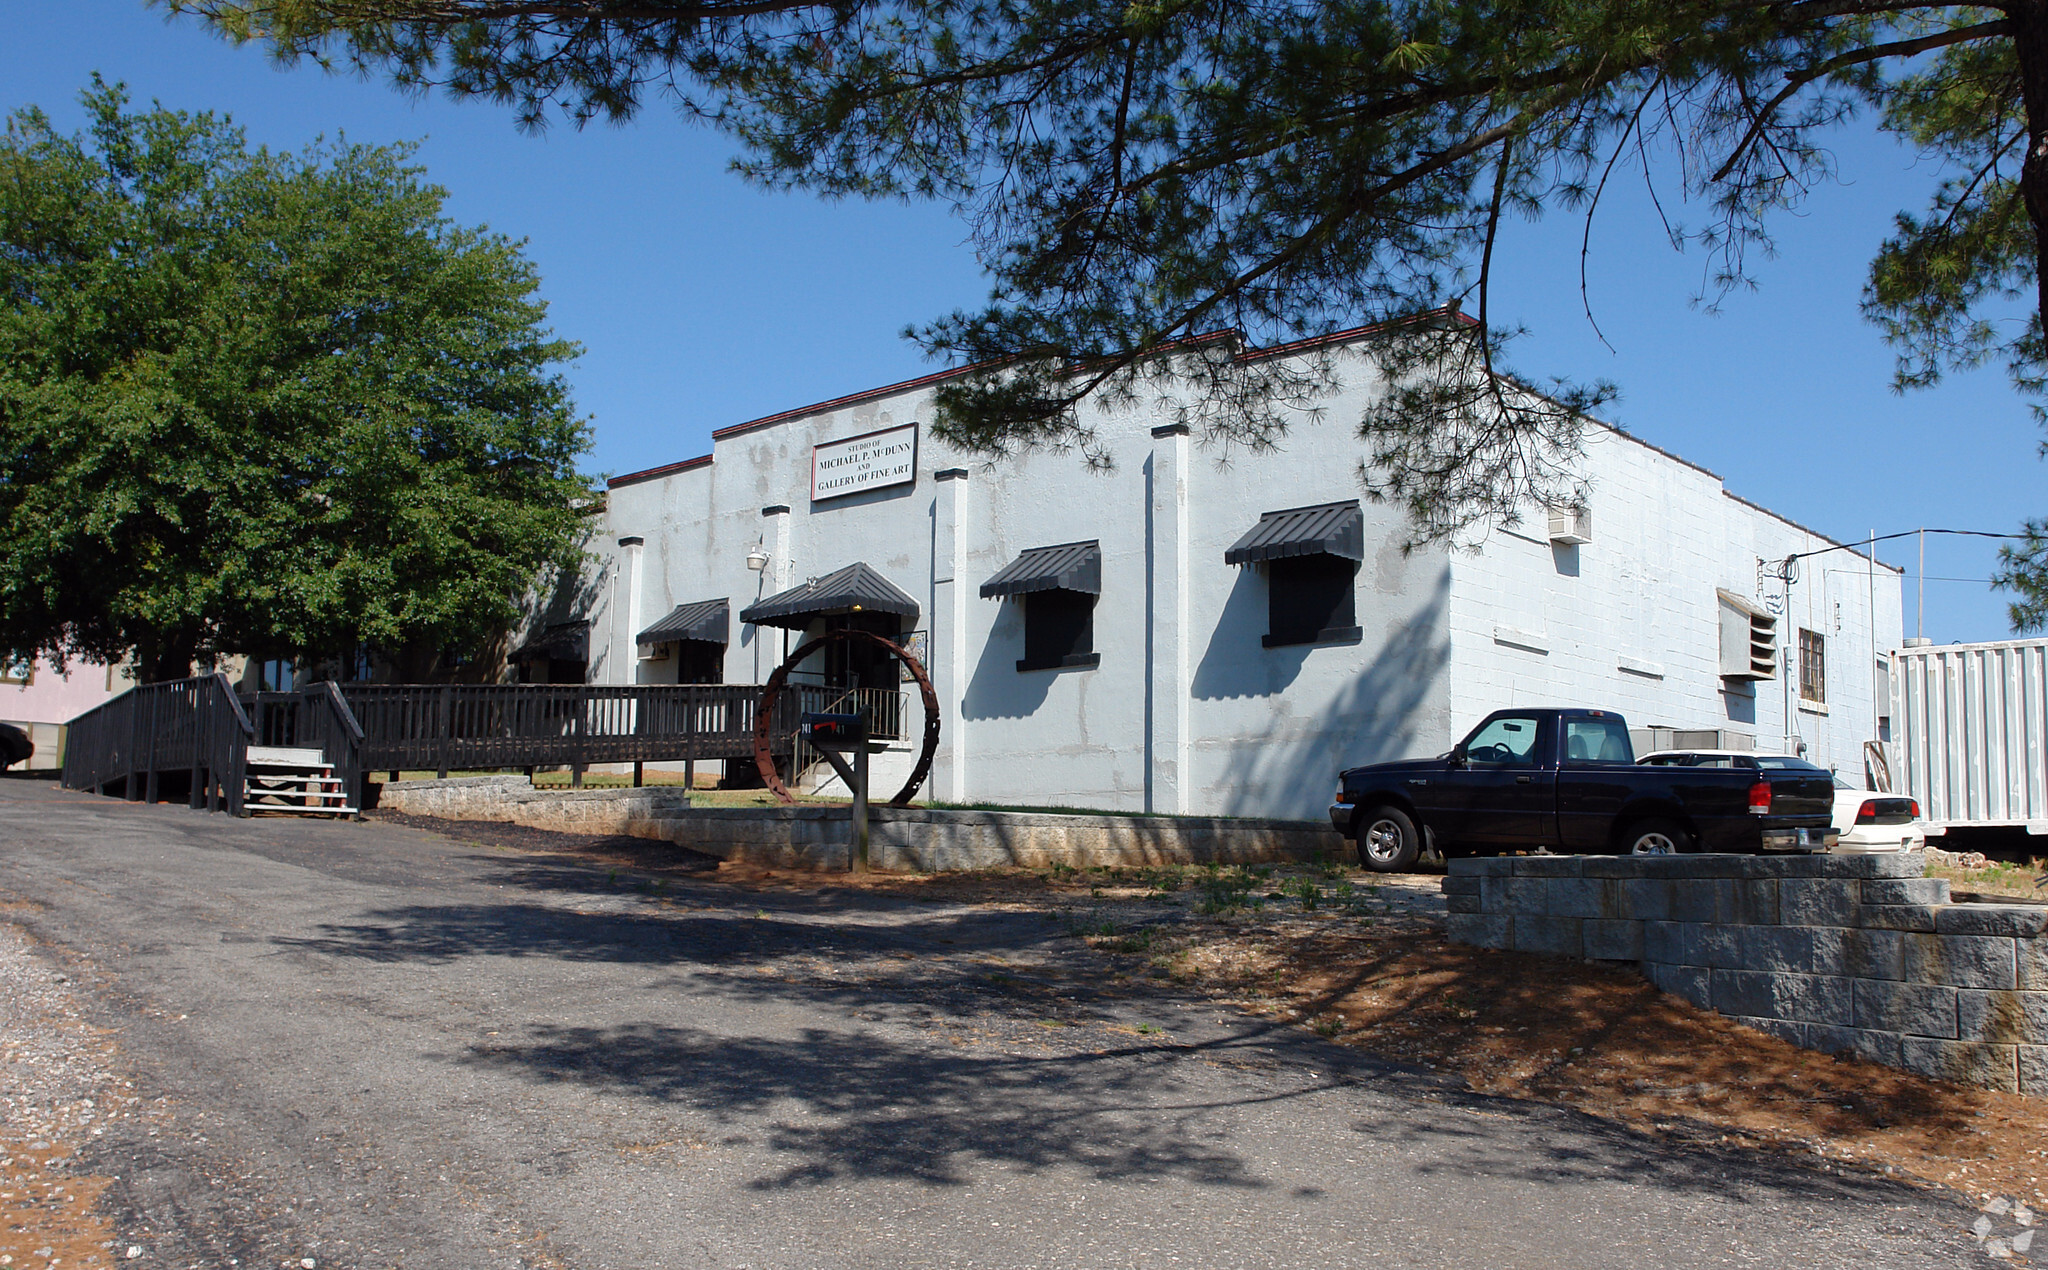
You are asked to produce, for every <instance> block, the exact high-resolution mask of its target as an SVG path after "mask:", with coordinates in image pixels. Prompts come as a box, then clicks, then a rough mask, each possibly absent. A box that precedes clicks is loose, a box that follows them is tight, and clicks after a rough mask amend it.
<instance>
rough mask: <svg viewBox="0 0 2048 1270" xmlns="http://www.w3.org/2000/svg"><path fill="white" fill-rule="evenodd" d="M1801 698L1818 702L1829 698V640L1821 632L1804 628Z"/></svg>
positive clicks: (1800, 670)
mask: <svg viewBox="0 0 2048 1270" xmlns="http://www.w3.org/2000/svg"><path fill="white" fill-rule="evenodd" d="M1799 699H1800V700H1802V701H1812V702H1816V703H1819V702H1825V701H1826V700H1827V699H1828V653H1827V641H1826V640H1824V639H1823V638H1822V637H1821V635H1820V632H1818V631H1809V630H1806V629H1804V628H1801V630H1800V632H1799Z"/></svg>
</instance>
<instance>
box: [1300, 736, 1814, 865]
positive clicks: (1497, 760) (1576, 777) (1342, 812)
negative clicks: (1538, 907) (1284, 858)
mask: <svg viewBox="0 0 2048 1270" xmlns="http://www.w3.org/2000/svg"><path fill="white" fill-rule="evenodd" d="M1338 779H1339V784H1338V787H1337V798H1336V801H1335V802H1333V803H1331V804H1330V823H1331V824H1332V825H1334V826H1336V829H1337V832H1338V833H1341V834H1343V835H1344V836H1345V837H1347V838H1353V839H1356V840H1357V842H1358V858H1359V860H1360V861H1362V862H1363V863H1364V865H1365V867H1367V868H1369V869H1374V870H1377V871H1379V872H1382V873H1391V872H1395V871H1397V870H1400V869H1405V868H1407V867H1409V866H1410V865H1412V864H1413V863H1414V862H1415V860H1416V858H1417V857H1418V856H1420V855H1421V854H1422V852H1423V851H1424V849H1425V848H1428V847H1433V848H1435V850H1436V851H1437V852H1439V853H1440V854H1442V855H1445V856H1452V855H1492V854H1497V853H1500V852H1504V851H1534V850H1537V849H1545V850H1549V851H1553V852H1557V853H1559V854H1568V855H1583V854H1589V853H1595V852H1600V853H1632V854H1636V855H1667V854H1670V853H1673V852H1679V851H1728V852H1741V853H1753V852H1758V851H1825V850H1827V849H1828V848H1829V847H1831V846H1833V845H1834V839H1835V831H1834V829H1833V828H1832V827H1831V823H1832V816H1833V813H1834V805H1835V796H1834V795H1835V791H1834V783H1833V781H1832V780H1831V779H1830V778H1829V777H1828V775H1827V773H1825V772H1817V771H1806V772H1800V771H1796V770H1785V769H1778V770H1752V769H1747V768H1725V767H1724V768H1711V767H1638V766H1636V762H1635V750H1634V747H1633V746H1632V745H1631V744H1630V743H1629V738H1628V724H1627V723H1626V722H1625V721H1624V720H1623V719H1622V717H1621V716H1620V715H1618V714H1616V713H1614V712H1613V711H1611V710H1551V709H1546V710H1497V711H1495V712H1494V713H1492V714H1490V715H1488V716H1486V718H1485V719H1484V720H1483V721H1482V722H1481V723H1480V724H1479V726H1478V727H1476V728H1474V729H1473V730H1472V734H1471V735H1470V736H1468V737H1466V738H1465V739H1464V740H1462V741H1460V742H1458V743H1457V744H1456V745H1454V746H1452V747H1451V752H1450V753H1449V754H1444V755H1441V756H1439V757H1437V758H1425V759H1409V760H1406V761H1403V762H1399V763H1375V764H1372V765H1371V766H1369V767H1354V768H1351V769H1349V770H1347V771H1345V772H1343V773H1342V774H1341V775H1340V776H1339V778H1338Z"/></svg>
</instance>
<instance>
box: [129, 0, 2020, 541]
mask: <svg viewBox="0 0 2048 1270" xmlns="http://www.w3.org/2000/svg"><path fill="white" fill-rule="evenodd" d="M162 2H163V3H166V4H168V5H169V7H171V8H172V9H174V10H178V11H181V12H186V13H193V14H198V15H200V16H201V17H202V18H204V19H205V20H207V21H209V22H211V23H213V24H214V25H215V26H216V27H217V28H218V29H219V30H220V31H222V32H223V33H225V34H226V35H228V36H229V37H231V38H233V39H237V40H255V41H261V42H265V43H267V44H268V45H269V46H270V47H271V48H272V49H273V50H274V52H275V53H276V54H278V55H279V56H280V57H282V58H284V59H286V60H290V59H294V58H298V57H302V56H312V57H315V58H317V59H319V60H321V61H322V62H324V63H325V64H328V65H330V66H335V67H341V68H348V69H354V70H357V71H362V72H387V73H389V74H391V75H392V76H393V77H394V78H395V79H396V80H397V82H398V83H399V84H401V85H403V86H405V87H407V88H411V89H425V88H427V87H429V86H434V85H440V86H445V87H446V88H447V89H449V90H451V91H453V92H455V93H457V94H469V95H481V96H484V97H487V98H490V99H493V100H499V101H505V102H509V103H512V104H514V105H515V106H516V107H517V108H518V110H519V113H520V118H521V120H522V122H523V123H524V124H526V125H528V126H539V125H541V124H542V123H543V122H545V121H546V120H547V119H548V118H549V117H550V115H551V114H553V113H555V112H556V111H560V112H561V113H564V114H566V116H567V117H568V118H570V119H571V120H573V121H575V122H578V123H581V122H583V121H585V120H589V119H593V118H608V119H620V118H625V117H627V116H630V115H632V114H634V113H635V112H636V111H638V110H639V109H641V108H642V106H643V105H644V103H645V102H646V101H647V100H649V99H650V96H652V95H655V94H658V93H669V94H673V95H674V96H675V97H676V98H677V99H678V100H680V102H681V103H682V105H683V107H684V109H685V110H686V111H687V112H690V113H694V114H698V115H702V116H704V117H706V118H708V119H710V120H713V121H715V122H716V123H717V124H719V125H721V126H723V127H725V128H728V129H730V130H731V131H732V132H733V133H734V134H735V135H736V136H737V137H738V138H739V139H740V140H741V141H743V142H744V143H745V146H746V149H745V152H744V157H743V159H742V161H741V165H742V168H743V170H744V171H745V172H746V173H747V174H748V175H750V176H751V177H753V178H754V179H756V180H758V181H760V182H762V183H764V184H766V185H770V186H794V187H802V188H807V189H812V190H816V191H819V192H821V193H823V194H826V195H834V196H837V195H857V196H864V197H885V198H887V197H925V198H937V199H945V200H951V201H952V202H953V203H954V204H956V205H957V206H958V207H959V208H960V210H961V211H962V212H963V213H964V214H965V215H966V217H967V218H968V219H969V221H970V223H971V224H972V226H973V229H974V233H975V236H976V242H977V244H978V247H979V250H980V254H981V258H982V260H983V262H984V264H985V265H986V266H987V268H988V269H989V271H990V273H991V275H992V277H993V280H994V287H993V293H992V295H991V298H990V302H989V303H988V305H987V306H985V307H983V308H981V309H979V310H975V311H970V312H961V313H955V314H953V315H951V316H949V317H946V318H943V319H941V320H938V321H935V322H933V323H931V324H930V325H928V326H925V327H923V328H922V329H920V330H918V331H916V332H914V334H915V336H916V337H917V338H918V339H919V340H921V341H922V342H923V344H924V346H925V347H926V348H927V349H929V350H930V351H931V352H932V353H934V354H935V355H938V356H941V357H944V358H948V359H951V360H955V361H960V362H967V363H986V364H987V366H988V368H987V369H986V370H984V371H983V372H981V373H979V374H977V375H975V376H973V377H971V378H968V379H966V380H963V381H958V382H955V383H953V384H951V385H949V386H948V387H947V388H945V389H944V390H943V391H942V393H941V394H940V407H941V414H940V419H939V427H940V430H941V431H942V433H944V434H945V435H947V436H948V437H949V438H951V439H953V440H956V441H960V442H962V443H965V444H968V445H972V446H975V447H978V448H980V449H982V450H986V451H991V452H996V453H1000V452H1002V451H1004V450H1006V449H1009V448H1011V447H1014V446H1020V445H1044V444H1054V445H1075V444H1078V445H1081V446H1083V447H1085V446H1087V445H1088V443H1089V440H1090V437H1089V433H1088V429H1087V425H1086V422H1085V418H1086V416H1085V415H1084V414H1082V413H1081V412H1079V411H1077V409H1076V407H1077V406H1078V405H1079V403H1080V402H1081V401H1082V400H1084V399H1086V398H1088V397H1090V396H1094V395H1097V394H1100V395H1103V396H1105V397H1108V398H1112V399H1114V398H1115V397H1116V396H1118V395H1119V394H1126V395H1127V394H1129V393H1131V392H1132V391H1133V390H1134V388H1135V386H1136V385H1137V384H1138V383H1139V382H1140V381H1142V380H1145V379H1148V378H1151V379H1157V380H1159V381H1161V383H1162V384H1164V385H1169V386H1170V389H1171V391H1172V392H1173V393H1175V394H1177V395H1176V396H1175V397H1174V400H1176V401H1178V402H1179V403H1180V405H1181V408H1182V410H1183V411H1184V413H1185V415H1186V416H1187V417H1188V419H1189V420H1190V421H1191V422H1198V423H1200V424H1201V425H1202V426H1203V428H1204V429H1205V431H1207V432H1208V433H1209V434H1210V435H1211V436H1212V437H1215V438H1217V439H1220V440H1223V441H1227V442H1237V443H1242V444H1246V445H1249V446H1252V447H1258V446H1261V445H1265V444H1268V443H1270V442H1271V441H1272V439H1273V437H1274V435H1275V433H1276V432H1277V430H1278V429H1279V428H1280V427H1281V425H1282V421H1283V419H1284V417H1285V416H1286V414H1287V413H1288V412H1289V411H1290V410H1292V409H1294V408H1297V407H1300V406H1303V405H1312V404H1313V403H1314V402H1315V401H1316V400H1317V399H1318V398H1319V395H1320V394H1321V393H1323V392H1324V391H1326V390H1327V389H1328V388H1329V386H1330V379H1329V376H1328V368H1327V366H1318V365H1314V364H1311V365H1310V368H1309V369H1308V370H1307V371H1306V372H1304V371H1302V370H1301V369H1300V366H1299V365H1298V364H1296V363H1292V362H1288V361H1283V360H1279V359H1245V358H1241V357H1238V356H1235V355H1234V354H1235V353H1236V352H1237V351H1238V345H1237V344H1235V343H1234V342H1233V341H1232V340H1231V339H1227V338H1222V339H1219V338H1210V337H1211V336H1212V335H1213V333H1214V332H1217V331H1219V330H1230V331H1235V332H1239V333H1242V335H1244V336H1247V337H1249V338H1250V339H1252V340H1254V341H1257V342H1259V343H1272V342H1275V341H1284V340H1287V339H1289V338H1294V337H1299V336H1307V335H1315V334H1319V333H1324V332H1328V331H1331V330H1334V329H1338V328H1342V327H1347V326H1351V325H1355V324H1361V323H1372V322H1382V323H1389V324H1390V327H1389V330H1390V338H1388V339H1386V340H1383V341H1380V342H1378V343H1377V345H1376V347H1377V350H1378V352H1377V355H1378V356H1379V357H1380V358H1381V359H1382V360H1383V363H1384V366H1383V369H1384V370H1385V371H1386V373H1387V375H1388V377H1389V380H1390V381H1391V383H1392V385H1393V391H1392V392H1391V393H1390V395H1389V396H1388V397H1387V399H1386V400H1385V402H1384V404H1383V405H1381V406H1379V407H1377V408H1375V409H1373V410H1372V412H1371V413H1370V414H1368V415H1367V416H1366V417H1365V418H1363V419H1361V420H1358V421H1357V422H1358V424H1359V427H1360V433H1361V437H1362V439H1363V440H1364V442H1365V447H1364V449H1365V459H1366V461H1365V462H1364V463H1363V464H1362V467H1361V474H1362V476H1363V477H1364V479H1365V480H1366V482H1367V487H1368V489H1370V490H1372V491H1373V492H1375V493H1377V494H1380V495H1383V496H1385V497H1389V498H1393V499H1396V500H1399V501H1401V502H1403V503H1405V504H1406V506H1407V508H1408V510H1409V511H1410V513H1411V514H1412V516H1413V517H1414V520H1415V522H1416V524H1417V525H1418V527H1419V528H1420V530H1421V531H1422V532H1423V533H1424V534H1428V535H1443V534H1451V533H1455V532H1456V531H1457V530H1458V529H1459V528H1460V527H1462V526H1464V525H1466V524H1468V523H1471V522H1472V521H1473V520H1474V519H1475V518H1483V517H1484V518H1502V517H1511V516H1512V515H1513V513H1514V510H1515V509H1516V508H1517V507H1519V506H1523V505H1526V503H1527V502H1528V501H1529V500H1531V499H1540V500H1546V501H1548V500H1554V499H1558V498H1567V499H1568V498H1569V497H1570V496H1571V494H1572V492H1573V491H1572V489H1571V488H1570V475H1569V473H1570V460H1571V458H1572V456H1573V454H1574V452H1575V449H1576V445H1577V441H1578V418H1579V414H1580V412H1582V411H1585V410H1589V409H1591V408H1593V407H1595V406H1597V405H1599V404H1600V403H1601V402H1603V401H1605V400H1607V399H1608V397H1609V396H1610V394H1611V392H1612V389H1611V388H1610V387H1609V386H1607V385H1604V384H1592V385H1583V386H1574V385H1570V384H1564V383H1554V384H1550V385H1547V387H1546V391H1544V392H1540V393H1539V392H1536V391H1533V390H1532V389H1531V388H1529V387H1527V386H1525V384H1524V383H1523V382H1521V381H1518V380H1516V379H1515V378H1514V377H1513V376H1512V375H1509V374H1506V373H1505V367H1504V366H1503V365H1502V363H1501V361H1500V350H1501V348H1502V346H1503V344H1504V343H1505V342H1506V341H1507V340H1508V339H1509V338H1510V337H1511V336H1512V335H1513V334H1515V332H1513V331H1508V330H1501V329H1497V326H1498V324H1497V323H1495V322H1494V321H1493V320H1492V318H1491V315H1490V314H1489V310H1488V304H1487V294H1488V282H1489V279H1490V277H1491V274H1492V270H1493V267H1494V263H1495V246H1496V242H1497V236H1498V231H1499V227H1500V225H1501V222H1502V219H1503V218H1504V217H1506V216H1534V215H1537V214H1539V213H1541V212H1543V211H1544V210H1546V209H1552V208H1561V209H1568V210H1570V211H1573V212H1574V213H1576V214H1579V215H1582V216H1584V217H1586V218H1587V224H1588V226H1589V230H1590V224H1591V217H1592V215H1593V211H1594V209H1595V208H1596V207H1597V206H1598V204H1599V201H1600V198H1601V195H1602V193H1603V191H1605V190H1606V189H1607V188H1608V187H1609V185H1610V184H1611V182H1612V181H1613V180H1614V179H1616V177H1617V175H1618V174H1625V173H1626V170H1627V169H1628V168H1630V167H1631V166H1641V167H1643V168H1644V170H1645V172H1646V173H1650V172H1656V173H1660V174H1667V175H1666V176H1665V179H1667V180H1668V179H1671V178H1670V177H1669V176H1668V174H1669V173H1671V172H1675V173H1676V177H1675V179H1676V181H1677V183H1678V184H1679V185H1680V186H1681V187H1682V190H1683V193H1684V194H1685V195H1686V196H1687V197H1688V199H1689V200H1691V201H1692V203H1693V205H1695V206H1704V207H1706V208H1708V209H1711V210H1710V213H1709V214H1708V216H1707V218H1706V219H1705V220H1704V221H1703V222H1701V223H1699V224H1697V225H1693V226H1690V227H1687V226H1678V225H1673V226H1671V233H1672V236H1673V238H1674V240H1675V241H1677V242H1679V243H1681V244H1689V245H1691V246H1692V247H1694V248H1696V249H1704V250H1705V251H1706V252H1707V253H1708V259H1709V260H1710V262H1711V264H1710V268H1709V282H1708V286H1707V288H1706V292H1707V295H1708V296H1709V297H1710V298H1712V297H1717V296H1718V294H1719V293H1720V292H1722V291H1723V290H1725V289H1726V288H1730V287H1736V286H1741V285H1746V284H1747V283H1748V281H1749V271H1748V262H1749V261H1750V259H1751V258H1752V256H1753V254H1754V253H1756V252H1758V251H1762V250H1768V248H1769V247H1770V245H1771V240H1770V236H1769V226H1770V222H1771V219H1772V217H1773V215H1774V214H1776V213H1780V212H1783V211H1785V210H1787V209H1791V208H1794V207H1796V206H1797V205H1798V204H1799V203H1800V201H1801V199H1802V198H1803V197H1804V195H1805V193H1806V192H1807V190H1808V189H1809V188H1810V187H1811V186H1812V185H1813V184H1814V183H1815V182H1816V181H1818V180H1821V179H1824V178H1826V177H1828V176H1829V175H1830V174H1831V171H1832V169H1831V163H1832V159H1831V155H1830V151H1829V150H1828V149H1827V148H1826V145H1825V142H1826V140H1827V138H1828V133H1829V130H1830V129H1831V128H1833V127H1835V126H1837V125H1839V124H1841V123H1842V122H1843V121H1844V120H1846V119H1847V118H1849V117H1850V116H1851V115H1853V114H1855V113H1856V112H1858V111H1859V110H1870V111H1875V112H1877V114H1878V115H1879V118H1880V120H1881V123H1882V126H1884V127H1885V128H1888V129H1890V130H1892V131H1894V132H1896V133H1898V134H1900V135H1902V136H1904V137H1906V138H1907V139H1909V140H1910V141H1912V142H1913V143H1914V144H1916V145H1918V146H1920V147H1922V148H1924V149H1925V150H1927V151H1928V152H1930V153H1931V154H1933V155H1934V156H1936V157H1937V158H1938V159H1940V160H1941V161H1942V163H1943V165H1944V170H1945V172H1946V177H1945V178H1944V179H1943V180H1942V183H1941V184H1940V186H1939V188H1938V189H1937V190H1936V191H1935V192H1934V194H1933V197H1932V202H1931V205H1930V206H1929V207H1928V208H1927V210H1926V211H1925V212H1923V213H1920V214H1904V215H1901V216H1900V217H1899V219H1898V223H1897V231H1896V233H1895V235H1894V236H1893V237H1892V238H1891V239H1890V240H1889V241H1888V242H1886V243H1885V244H1884V246H1883V248H1882V250H1881V252H1880V254H1879V256H1878V258H1877V260H1876V261H1875V262H1874V263H1873V266H1872V269H1871V274H1870V281H1869V285H1868V289H1867V292H1866V295H1865V297H1864V299H1865V304H1866V307H1867V311H1868V312H1869V314H1870V316H1871V317H1872V319H1873V320H1875V321H1876V322H1878V323H1879V324H1880V326H1881V327H1882V328H1883V331H1884V333H1885V335H1886V337H1887V338H1888V339H1890V340H1891V341H1892V342H1893V343H1894V344H1895V345H1896V346H1897V348H1898V350H1899V368H1898V383H1899V385H1900V386H1901V387H1910V386H1913V385H1918V384H1926V383H1930V382H1933V381H1934V380H1935V379H1937V378H1939V377H1940V376H1941V375H1942V374H1944V373H1947V372H1948V371H1950V370H1952V369H1956V368H1961V367H1968V366H1974V365H1977V364H1980V363H1982V362H1986V361H2002V362H2003V363H2004V364H2005V365H2006V366H2007V367H2008V368H2009V369H2010V371H2011V373H2012V375H2013V377H2014V379H2015V381H2016V382H2017V383H2018V384H2019V386H2020V387H2021V388H2022V389H2023V390H2024V391H2026V392H2028V393H2038V392H2039V390H2040V388H2041V386H2042V381H2043V376H2044V373H2048V371H2044V349H2043V340H2042V325H2041V312H2042V310H2043V308H2044V304H2043V294H2042V290H2041V288H2042V287H2043V285H2044V284H2048V272H2044V270H2043V269H2042V268H2041V261H2042V258H2043V255H2044V252H2048V0H2010V2H2008V3H2003V4H1986V5H1970V6H1965V5H1952V4H1935V3H1921V2H1920V0H1696V2H1688V3H1673V2H1672V0H1484V2H1477V0H1314V2H1311V3H1300V2H1298V0H817V2H797V0H573V2H572V0H520V3H516V4H508V3H502V2H501V0H432V2H431V3H429V2H428V0H162ZM1446 301H1449V302H1451V304H1450V305H1449V306H1447V307H1439V306H1445V305H1446ZM1423 312H1431V313H1432V314H1433V316H1431V317H1429V318H1427V319H1416V318H1415V316H1414V315H1416V314H1418V313H1423ZM2030 561H2031V563H2030ZM2039 567H2040V553H2035V555H2033V556H2030V557H2029V556H2024V555H2016V556H2015V557H2014V558H2013V560H2012V562H2011V568H2012V569H2013V570H2014V571H2015V572H2014V577H2015V578H2018V577H2019V576H2021V575H2022V574H2023V573H2024V571H2025V570H2027V569H2038V568H2039Z"/></svg>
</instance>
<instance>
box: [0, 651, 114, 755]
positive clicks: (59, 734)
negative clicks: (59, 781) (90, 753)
mask: <svg viewBox="0 0 2048 1270" xmlns="http://www.w3.org/2000/svg"><path fill="white" fill-rule="evenodd" d="M131 686H132V685H131V684H130V682H129V680H128V677H127V676H126V675H125V674H123V673H122V671H121V669H120V668H119V667H115V666H96V665H93V664H91V663H90V662H83V661H74V662H72V663H71V665H70V667H69V668H68V669H67V670H64V671H59V670H58V669H57V668H56V667H54V666H52V665H51V664H50V663H49V662H47V661H44V660H43V659H42V658H40V657H39V658H37V659H36V660H35V662H34V663H32V664H30V665H26V666H23V665H19V664H17V665H14V666H9V667H5V668H0V723H12V724H14V725H15V726H16V727H19V728H22V729H24V730H26V731H27V732H28V734H29V738H30V739H31V740H33V741H34V742H35V743H36V752H35V753H34V754H33V755H31V756H30V757H29V760H28V762H27V764H25V766H26V767H28V768H31V769H35V770H39V771H55V770H57V769H58V768H59V767H62V766H63V765H64V725H65V724H66V723H69V722H70V721H71V720H72V719H75V718H77V717H78V716H79V715H81V714H84V713H85V712H86V711H87V710H90V709H92V708H93V707H94V706H96V705H98V704H100V703H101V702H102V701H105V700H107V699H108V698H110V697H115V696H119V695H120V694H121V693H124V692H126V691H128V689H129V688H130V687H131Z"/></svg>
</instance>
